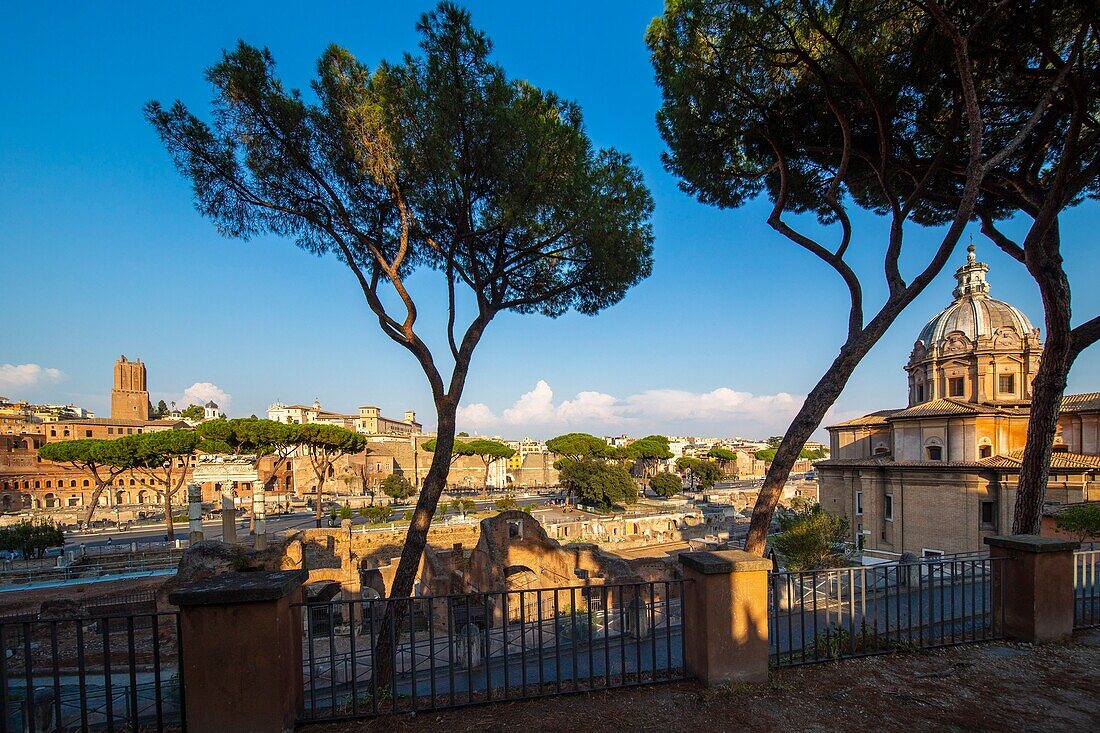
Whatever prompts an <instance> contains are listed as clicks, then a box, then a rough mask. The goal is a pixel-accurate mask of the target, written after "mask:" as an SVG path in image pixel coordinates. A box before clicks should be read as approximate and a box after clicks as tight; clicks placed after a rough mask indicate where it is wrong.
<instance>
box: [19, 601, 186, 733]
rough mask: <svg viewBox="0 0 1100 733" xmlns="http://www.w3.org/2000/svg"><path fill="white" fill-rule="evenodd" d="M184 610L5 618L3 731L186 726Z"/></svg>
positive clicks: (181, 727)
mask: <svg viewBox="0 0 1100 733" xmlns="http://www.w3.org/2000/svg"><path fill="white" fill-rule="evenodd" d="M179 639H180V632H179V614H178V613H177V612H174V611H173V612H158V611H156V610H155V608H152V609H139V610H133V609H131V610H121V609H119V610H114V611H112V612H107V613H101V612H91V611H90V610H89V612H88V613H87V615H80V616H74V617H69V618H42V617H41V616H39V617H37V618H28V617H23V618H22V619H19V620H12V619H0V733H9V732H11V733H17V732H21V731H35V732H37V731H55V730H56V731H93V730H94V731H127V732H130V731H163V730H165V729H172V730H182V729H184V720H183V690H182V687H181V685H180V684H179V669H180V662H181V654H182V652H181V648H180V644H179Z"/></svg>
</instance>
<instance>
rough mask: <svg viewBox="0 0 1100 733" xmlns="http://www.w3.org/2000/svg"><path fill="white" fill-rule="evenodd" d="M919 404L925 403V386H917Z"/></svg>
mask: <svg viewBox="0 0 1100 733" xmlns="http://www.w3.org/2000/svg"><path fill="white" fill-rule="evenodd" d="M917 402H924V385H923V384H918V385H917Z"/></svg>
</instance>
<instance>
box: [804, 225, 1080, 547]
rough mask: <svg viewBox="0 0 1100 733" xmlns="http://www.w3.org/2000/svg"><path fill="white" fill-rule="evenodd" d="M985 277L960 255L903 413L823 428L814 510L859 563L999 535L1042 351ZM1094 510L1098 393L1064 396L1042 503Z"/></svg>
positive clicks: (923, 335) (970, 258) (912, 373)
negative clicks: (1087, 505)
mask: <svg viewBox="0 0 1100 733" xmlns="http://www.w3.org/2000/svg"><path fill="white" fill-rule="evenodd" d="M988 272H989V266H988V265H986V264H985V263H982V262H978V261H977V257H976V254H975V250H974V247H973V246H971V247H970V248H969V249H968V253H967V262H966V264H965V265H963V266H962V267H960V268H959V269H958V271H956V273H955V279H956V280H957V281H958V285H957V286H956V288H955V290H954V292H953V295H954V300H953V301H952V303H951V304H950V305H949V306H948V307H947V308H945V309H944V310H943V311H941V312H940V313H939V314H937V315H936V316H935V317H934V318H932V320H930V321H929V322H928V323H927V324H926V325H925V326H924V328H923V329H921V332H920V335H919V337H918V338H917V341H916V343H915V344H914V346H913V351H912V353H911V354H910V357H909V361H908V363H907V364H906V366H905V371H906V373H907V374H908V384H909V400H908V405H907V406H906V407H904V408H901V409H891V410H881V411H879V412H874V413H871V414H869V415H865V416H863V417H860V418H856V419H854V420H848V421H846V422H842V423H839V424H836V425H831V426H829V427H828V431H829V435H830V440H831V449H832V450H831V453H830V459H829V460H825V461H819V462H818V463H817V464H816V467H817V469H818V473H819V481H820V501H821V504H822V507H823V508H824V509H825V510H826V511H829V512H832V513H834V514H840V515H843V516H846V517H847V518H848V520H849V525H850V527H851V529H852V533H853V540H854V541H855V542H856V543H857V544H858V545H859V546H860V547H861V548H862V550H863V554H864V557H865V559H867V560H868V561H873V560H875V559H884V560H888V559H897V558H898V557H899V556H900V555H901V554H902V553H913V554H915V555H917V556H919V557H930V556H936V555H940V554H951V553H958V552H971V551H980V550H983V549H984V544H983V538H984V537H986V536H989V535H994V534H1001V533H1006V532H1009V531H1010V530H1011V527H1012V514H1013V508H1014V506H1015V503H1016V480H1017V477H1018V474H1019V467H1020V461H1021V459H1022V457H1023V448H1024V442H1025V438H1026V434H1027V421H1028V414H1029V407H1030V404H1031V382H1032V379H1034V377H1035V373H1036V372H1037V370H1038V367H1039V359H1040V358H1041V356H1042V352H1043V345H1042V341H1041V340H1040V337H1039V330H1038V329H1037V328H1035V327H1034V326H1033V325H1032V324H1031V321H1030V320H1028V318H1027V316H1026V315H1024V314H1023V313H1022V312H1021V311H1020V310H1019V309H1017V308H1015V307H1013V306H1011V305H1009V304H1008V303H1005V302H1003V301H1000V300H996V299H994V298H992V297H991V296H990V285H989V282H988V281H987V279H986V275H987V274H988ZM1097 499H1100V393H1091V394H1080V395H1067V396H1066V397H1065V398H1064V400H1063V403H1062V409H1061V415H1060V417H1059V430H1058V436H1057V437H1056V438H1055V452H1054V455H1053V457H1052V460H1051V475H1050V481H1049V484H1048V487H1047V501H1048V502H1052V503H1074V502H1079V501H1086V500H1097Z"/></svg>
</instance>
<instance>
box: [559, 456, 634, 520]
mask: <svg viewBox="0 0 1100 733" xmlns="http://www.w3.org/2000/svg"><path fill="white" fill-rule="evenodd" d="M560 475H561V483H562V486H564V487H566V488H567V489H569V491H571V492H572V493H573V494H574V495H575V496H577V497H578V498H579V499H580V500H581V502H582V503H584V504H587V505H589V506H594V507H598V508H599V509H601V510H603V511H607V510H609V509H611V508H612V507H614V506H615V505H616V504H633V503H634V502H635V501H637V499H638V486H637V485H636V484H635V483H634V479H632V478H630V474H629V473H628V472H627V470H626V469H625V468H623V467H622V466H620V465H618V464H616V463H605V462H603V461H595V460H592V459H590V458H584V459H581V460H579V461H574V462H572V463H570V464H569V465H568V466H566V467H565V469H564V470H562V471H561V474H560Z"/></svg>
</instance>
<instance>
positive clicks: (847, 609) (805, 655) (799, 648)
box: [768, 557, 1004, 666]
mask: <svg viewBox="0 0 1100 733" xmlns="http://www.w3.org/2000/svg"><path fill="white" fill-rule="evenodd" d="M1000 562H1003V560H1002V559H1000V558H996V559H994V558H989V557H975V558H964V559H958V558H954V559H946V560H943V559H939V558H936V559H924V560H919V561H914V562H912V563H901V562H898V563H883V564H880V565H869V566H858V567H846V568H836V569H832V570H813V571H806V572H790V571H785V572H775V573H771V574H770V576H769V599H768V604H769V607H768V622H769V629H768V639H769V644H770V647H771V656H772V663H773V664H774V665H776V666H789V665H797V664H806V663H809V662H820V661H826V660H832V659H839V658H842V657H858V656H868V655H872V654H886V653H890V652H893V651H900V650H905V649H927V648H932V647H938V646H950V645H954V644H964V643H968V642H973V641H985V640H990V639H998V638H1001V637H1003V635H1004V618H1003V614H1002V613H1001V612H1000V611H999V610H998V609H1001V608H1003V604H1001V603H994V598H993V596H992V593H994V592H997V593H1000V594H1003V592H1004V590H1003V585H1002V586H1000V587H999V588H998V589H997V590H996V591H994V590H993V583H992V571H993V568H994V565H995V564H996V563H1000Z"/></svg>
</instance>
